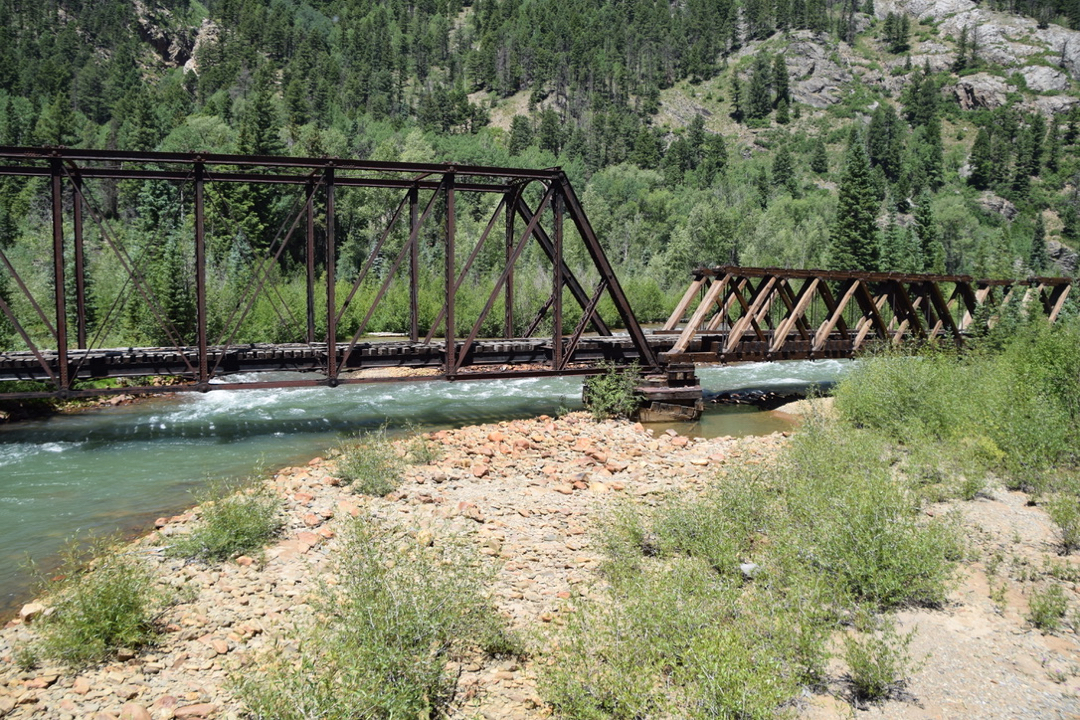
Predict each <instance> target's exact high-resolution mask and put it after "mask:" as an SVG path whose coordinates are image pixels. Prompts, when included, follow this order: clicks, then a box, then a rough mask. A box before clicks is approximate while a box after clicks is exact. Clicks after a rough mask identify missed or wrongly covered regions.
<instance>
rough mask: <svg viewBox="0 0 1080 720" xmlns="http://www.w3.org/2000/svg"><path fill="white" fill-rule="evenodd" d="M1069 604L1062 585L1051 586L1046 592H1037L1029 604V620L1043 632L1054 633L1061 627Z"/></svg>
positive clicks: (1032, 595)
mask: <svg viewBox="0 0 1080 720" xmlns="http://www.w3.org/2000/svg"><path fill="white" fill-rule="evenodd" d="M1068 607H1069V602H1068V600H1067V599H1066V597H1065V592H1064V591H1063V590H1062V589H1061V586H1060V585H1050V586H1048V587H1047V588H1046V589H1045V590H1042V591H1039V590H1035V591H1034V592H1032V593H1031V600H1030V601H1029V602H1028V610H1029V612H1028V620H1030V621H1031V624H1032V625H1034V626H1035V627H1037V628H1039V629H1040V630H1042V631H1043V632H1053V631H1055V630H1057V629H1058V628H1059V627H1061V621H1062V620H1063V619H1064V618H1065V612H1066V611H1067V610H1068Z"/></svg>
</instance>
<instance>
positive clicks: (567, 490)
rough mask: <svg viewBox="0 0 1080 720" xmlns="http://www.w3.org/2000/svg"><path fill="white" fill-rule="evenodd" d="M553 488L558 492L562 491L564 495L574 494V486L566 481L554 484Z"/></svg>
mask: <svg viewBox="0 0 1080 720" xmlns="http://www.w3.org/2000/svg"><path fill="white" fill-rule="evenodd" d="M551 489H552V490H554V491H555V492H557V493H562V494H563V495H573V494H574V488H573V486H571V485H569V484H566V483H560V484H558V485H553V486H552V488H551Z"/></svg>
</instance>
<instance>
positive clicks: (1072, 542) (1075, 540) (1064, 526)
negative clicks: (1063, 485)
mask: <svg viewBox="0 0 1080 720" xmlns="http://www.w3.org/2000/svg"><path fill="white" fill-rule="evenodd" d="M1046 512H1047V513H1049V515H1050V519H1051V520H1053V521H1054V523H1055V524H1056V525H1057V526H1058V533H1059V534H1060V535H1061V549H1062V551H1064V553H1065V554H1066V555H1067V554H1069V553H1071V552H1073V551H1074V550H1078V549H1080V495H1077V494H1073V493H1071V492H1067V491H1066V492H1059V493H1057V494H1056V495H1055V496H1054V497H1053V498H1051V499H1050V502H1048V503H1047V504H1046Z"/></svg>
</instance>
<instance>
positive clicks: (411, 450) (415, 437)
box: [404, 423, 442, 465]
mask: <svg viewBox="0 0 1080 720" xmlns="http://www.w3.org/2000/svg"><path fill="white" fill-rule="evenodd" d="M405 430H406V439H405V442H404V449H405V461H406V462H408V463H411V464H413V465H430V464H431V463H433V462H436V461H437V460H438V459H439V458H440V457H442V447H441V446H440V445H439V444H438V443H437V442H435V441H434V440H432V439H431V438H430V437H428V435H427V434H426V433H424V432H422V431H421V430H420V428H419V427H417V426H416V425H413V424H411V423H410V424H409V425H407V426H406V428H405Z"/></svg>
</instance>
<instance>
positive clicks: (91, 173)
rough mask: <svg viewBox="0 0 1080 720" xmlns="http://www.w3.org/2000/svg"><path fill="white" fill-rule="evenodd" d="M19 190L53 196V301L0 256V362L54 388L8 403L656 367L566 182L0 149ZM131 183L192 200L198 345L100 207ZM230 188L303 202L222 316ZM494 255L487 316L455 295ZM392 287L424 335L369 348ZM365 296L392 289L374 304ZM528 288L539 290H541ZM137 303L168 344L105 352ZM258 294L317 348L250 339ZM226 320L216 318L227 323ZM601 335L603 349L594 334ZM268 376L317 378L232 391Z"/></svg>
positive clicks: (336, 163) (330, 163)
mask: <svg viewBox="0 0 1080 720" xmlns="http://www.w3.org/2000/svg"><path fill="white" fill-rule="evenodd" d="M4 176H6V177H12V178H21V179H22V181H23V182H25V183H30V182H37V183H47V186H38V188H37V194H38V195H39V196H47V197H48V198H49V200H50V208H51V220H50V222H51V236H52V242H51V257H49V263H50V266H51V273H49V277H48V281H49V285H50V286H51V287H49V288H48V290H47V291H44V292H43V291H42V290H41V287H40V285H41V283H40V282H39V283H38V287H37V288H36V289H35V288H34V287H33V285H34V283H32V282H27V281H26V280H25V278H24V276H25V275H27V273H28V270H27V268H26V267H25V265H24V266H23V267H21V268H20V267H19V262H17V261H13V260H12V259H11V258H9V257H8V254H5V252H4V250H3V249H0V262H2V264H3V271H5V272H6V273H7V275H6V278H7V280H8V283H7V284H8V287H9V292H8V295H9V297H10V301H5V300H4V299H3V298H0V311H2V312H3V317H4V319H6V321H7V322H8V323H10V325H11V327H12V328H13V329H14V331H15V334H16V338H17V339H16V342H15V344H16V347H14V348H11V349H9V350H7V351H5V352H0V380H31V381H40V382H43V383H45V385H43V386H42V387H41V389H35V390H29V391H27V390H20V392H17V393H12V392H8V393H4V387H3V384H2V383H0V394H4V395H6V396H8V397H42V396H60V397H64V396H68V397H70V396H78V395H94V394H108V393H112V392H124V393H138V392H155V391H161V390H162V388H158V387H155V386H152V385H144V386H138V387H126V388H119V389H111V388H108V389H95V390H89V389H85V388H80V387H79V382H80V381H82V380H86V379H94V378H107V377H125V376H127V377H131V376H152V375H175V376H179V377H181V378H183V379H185V380H187V381H189V383H188V385H187V386H186V387H185V388H184V389H193V390H203V391H204V390H208V389H228V388H247V387H271V386H274V387H282V386H303V385H331V386H333V385H338V384H344V383H353V382H367V381H371V379H370V378H360V377H357V376H356V373H355V372H354V371H356V370H359V369H364V368H371V367H385V366H407V367H428V368H438V369H439V371H440V373H439V376H440V377H443V378H446V379H464V378H468V377H471V376H472V374H471V371H472V370H473V369H474V368H476V367H477V366H480V365H488V366H490V365H522V364H527V365H528V367H524V368H519V369H516V370H514V371H509V369H507V371H506V372H504V373H503V374H511V375H515V376H520V375H529V374H533V375H542V374H549V373H551V374H570V373H579V374H580V373H587V372H589V371H590V370H591V369H595V365H596V362H597V361H599V360H611V361H614V362H618V363H627V362H630V361H631V360H634V361H637V362H639V363H640V364H641V365H643V366H644V367H646V368H651V367H655V366H656V365H657V361H656V356H655V353H654V351H653V349H652V347H651V346H650V345H649V343H648V341H647V340H646V337H645V334H644V333H643V332H642V330H641V328H640V327H639V325H638V324H637V321H636V320H635V318H634V315H633V311H632V309H631V308H630V306H629V304H628V302H627V299H626V296H625V294H624V293H623V290H622V288H621V286H620V285H619V281H618V278H616V277H615V274H614V272H613V270H612V268H611V265H610V263H609V262H608V260H607V257H606V256H605V254H604V251H603V249H602V247H601V245H600V243H599V241H598V239H597V237H596V235H595V233H594V232H593V229H592V226H591V225H590V224H589V220H588V218H587V217H586V216H585V213H584V211H583V210H582V208H581V205H580V202H579V201H578V198H577V196H576V194H575V192H574V189H573V187H572V186H571V185H570V183H569V181H568V180H567V178H566V175H565V174H564V173H563V172H562V171H561V170H560V169H559V168H552V169H546V170H523V169H514V168H488V167H472V166H463V165H452V164H424V163H389V162H370V161H358V160H346V159H332V158H291V157H247V156H234V155H211V154H178V153H133V152H113V151H99V150H70V149H35V148H10V147H8V148H4V147H0V177H4ZM118 183H128V184H129V185H130V184H144V185H145V184H152V183H159V184H160V183H168V184H170V187H172V188H174V189H175V193H174V194H176V195H177V196H178V197H179V198H181V199H180V200H179V201H178V202H181V203H182V204H183V208H182V212H183V215H184V221H185V222H187V223H189V224H190V237H189V238H188V239H187V240H186V241H185V242H186V244H185V256H184V257H183V258H182V264H183V266H184V267H185V268H186V269H187V272H189V273H190V275H191V276H193V282H192V283H191V284H192V285H193V287H192V291H193V294H194V297H195V303H194V305H195V313H194V314H195V318H194V328H193V331H192V332H189V333H186V334H185V333H183V332H181V331H180V329H179V328H178V327H177V323H176V322H175V321H174V318H173V317H171V316H170V312H169V308H168V303H167V298H162V297H158V296H157V294H156V293H155V289H154V286H153V283H151V282H150V280H149V278H148V275H149V273H150V269H149V267H148V262H147V261H146V259H145V258H144V257H142V256H140V255H139V254H137V253H136V252H134V251H133V250H132V249H131V248H129V247H127V246H126V245H125V242H124V238H123V235H124V233H123V232H118V231H117V227H118V224H121V223H122V222H123V221H124V218H123V215H122V213H118V212H117V211H116V210H115V209H113V211H112V212H111V213H110V212H109V211H108V209H107V208H105V207H103V205H105V204H106V203H104V202H103V201H102V200H101V195H106V194H108V193H109V192H112V193H113V194H115V188H116V186H117V184H118ZM226 186H232V187H236V186H246V187H259V188H277V189H278V191H279V192H283V193H292V194H293V195H294V202H293V206H292V208H291V209H290V211H289V212H288V213H287V214H286V216H285V217H284V218H283V221H282V223H281V226H280V229H279V231H278V233H277V235H276V236H274V239H273V241H272V242H270V243H269V246H268V247H263V248H261V249H260V250H259V252H258V253H256V254H255V257H253V258H252V259H251V267H252V272H251V275H250V281H249V282H248V283H246V286H245V287H243V288H237V295H238V299H234V302H235V305H234V306H233V307H229V308H224V309H223V308H216V309H215V308H214V307H212V303H213V301H214V299H213V298H212V297H210V294H209V293H208V289H207V288H208V273H209V272H211V271H212V269H213V268H212V260H210V259H208V254H209V252H210V248H209V245H210V243H211V240H212V238H211V237H208V219H209V218H210V217H211V213H212V211H211V209H210V208H208V192H211V191H213V190H216V189H217V188H221V187H226ZM46 187H47V189H46ZM356 189H363V190H367V191H378V192H381V193H382V195H381V196H380V201H379V202H380V203H381V204H382V205H383V207H380V208H379V210H380V211H381V212H383V214H384V217H385V216H386V213H389V216H388V217H385V225H384V227H383V228H382V230H381V232H378V233H375V234H374V235H373V236H372V237H371V238H369V240H370V242H368V243H367V247H368V248H369V250H368V252H367V255H366V257H364V258H363V259H362V261H359V262H357V263H356V264H355V266H353V267H352V268H351V271H352V274H351V276H350V277H349V278H348V281H343V280H342V279H341V278H338V277H336V275H337V274H338V271H339V266H340V264H341V262H342V256H341V253H342V248H344V247H345V246H346V243H348V242H349V241H350V240H353V239H355V238H350V237H345V235H346V233H345V232H343V231H341V230H340V220H339V210H338V209H337V207H338V204H340V202H341V199H342V196H343V194H345V193H348V192H354V191H355V190H356ZM222 197H227V196H226V195H224V194H223V195H222ZM466 203H467V208H466V209H465V210H464V211H467V212H470V213H474V215H475V214H476V213H487V214H488V221H487V222H486V225H484V230H483V232H482V233H481V234H480V236H479V237H478V238H477V237H470V238H463V237H461V235H460V233H459V231H458V226H459V225H461V224H462V223H461V217H462V216H461V213H462V212H463V210H462V206H463V205H465V204H466ZM391 209H392V212H390V210H391ZM226 215H227V216H228V214H226ZM220 216H221V213H220V211H219V212H218V215H215V216H214V217H215V218H217V219H216V222H217V224H219V225H220V224H222V221H221V217H220ZM567 221H569V222H567ZM90 234H92V235H93V236H94V242H93V247H92V248H91V247H90V244H91V243H90V242H89V241H88V235H90ZM395 237H396V238H397V240H396V241H395ZM432 238H434V240H433V239H432ZM425 239H426V240H425ZM424 242H427V243H428V245H429V246H437V247H436V248H435V249H434V250H432V249H431V247H428V248H427V250H426V252H427V255H428V260H429V261H430V260H431V258H432V257H436V258H437V259H438V262H440V263H441V269H440V270H439V272H438V273H437V275H438V276H441V288H442V303H441V308H440V309H439V310H438V313H437V315H436V318H435V320H434V321H433V322H429V323H428V326H427V327H422V325H421V319H420V314H421V313H420V308H419V306H418V305H419V300H418V295H419V290H420V288H418V284H419V283H420V282H421V272H420V262H421V260H420V249H421V245H422V243H424ZM574 243H578V244H579V246H580V247H581V250H579V251H577V252H575V254H574V257H576V258H578V264H577V266H576V268H571V267H570V265H569V264H568V263H567V261H566V258H567V257H568V256H569V255H568V252H569V249H570V246H571V245H572V244H574ZM492 248H494V249H492ZM537 248H539V250H537ZM91 250H92V252H93V253H96V254H97V255H98V256H104V257H106V258H107V259H108V262H110V263H111V265H112V266H114V267H116V268H117V272H118V273H119V274H120V275H122V278H120V281H119V282H118V283H117V284H118V285H119V286H120V291H119V292H118V293H116V296H115V297H109V298H106V299H105V301H104V302H99V303H98V306H99V307H106V308H108V312H107V313H104V314H105V317H104V318H101V317H98V318H96V319H95V320H94V322H91V318H90V315H91V310H92V308H91V305H90V303H89V300H88V292H87V282H88V277H89V276H88V272H87V265H88V260H87V257H88V254H90V251H91ZM529 250H531V251H532V252H533V256H534V262H535V258H536V257H539V258H540V260H541V261H542V262H543V264H544V266H545V267H547V268H548V269H549V272H550V281H549V285H548V289H547V290H546V291H545V293H544V294H545V295H546V296H547V301H546V302H543V303H542V304H539V309H538V311H537V312H536V315H535V317H533V318H532V321H531V322H529V323H528V326H527V328H528V329H527V332H525V333H520V332H515V328H516V327H521V325H522V323H521V319H520V318H515V317H514V310H515V292H525V291H524V290H520V289H515V274H516V272H520V270H519V267H520V263H521V262H522V257H523V254H525V253H526V252H527V251H529ZM482 252H483V253H487V254H488V255H489V256H490V255H491V254H494V255H496V256H497V257H498V263H499V264H500V265H501V268H500V267H498V266H497V267H496V270H495V272H494V273H491V272H489V273H488V274H487V275H486V276H484V277H486V278H487V280H488V281H490V283H491V285H490V287H485V288H482V289H481V290H482V292H481V294H482V295H483V296H486V298H487V300H486V302H485V303H484V305H483V307H482V308H481V309H477V308H475V307H471V308H467V309H464V308H462V307H460V305H459V303H458V296H459V293H460V290H461V288H462V284H463V283H469V282H472V283H475V282H478V280H477V278H478V275H477V274H475V273H471V272H470V271H471V270H472V269H473V268H474V264H475V263H476V261H477V258H478V256H479V255H480V254H481V253H482ZM144 255H145V253H144ZM283 256H284V258H290V257H291V258H293V261H294V264H296V263H299V264H301V265H302V267H303V271H302V272H303V274H304V275H305V276H306V286H307V289H306V298H305V299H304V301H302V304H303V305H304V307H293V306H291V305H290V303H289V302H287V301H286V299H285V298H283V297H282V296H281V294H280V292H279V291H278V290H277V289H276V288H275V286H274V284H273V282H272V280H271V278H272V277H274V274H275V273H277V272H280V270H281V267H282V266H283V263H284V259H283ZM583 266H584V267H585V271H584V272H582V269H581V268H582V267H583ZM293 269H294V270H295V269H296V268H295V267H294V268H293ZM500 270H501V271H500ZM575 270H576V272H575ZM428 277H430V275H428ZM491 278H494V279H493V280H492V279H491ZM365 282H367V283H368V285H367V286H365V285H364V283H365ZM395 283H397V284H398V285H399V286H400V284H402V283H407V284H408V296H409V320H408V324H409V331H410V332H409V335H410V337H409V339H408V340H407V341H394V342H386V343H378V342H370V341H369V339H368V338H367V337H366V333H367V331H368V328H369V324H370V321H371V320H372V317H373V315H374V314H375V313H376V312H377V311H378V310H379V308H380V307H381V306H382V304H383V303H384V302H385V301H386V296H387V293H388V292H389V291H390V290H391V287H392V286H393V285H394V284H395ZM362 287H369V288H377V289H375V290H374V295H373V296H371V293H367V294H365V293H364V292H362V291H361V289H362ZM320 288H321V289H320ZM528 291H529V292H533V293H535V292H536V290H535V288H530V289H529V290H528ZM274 294H276V295H277V296H276V298H275V297H274ZM132 297H136V298H137V299H138V301H139V302H140V303H142V304H143V305H144V306H145V307H146V308H147V309H148V311H149V314H151V315H152V316H153V322H155V323H156V328H157V331H158V333H159V334H160V335H161V336H164V337H167V338H168V343H169V344H168V345H166V346H165V347H154V348H110V347H102V346H101V340H100V339H101V338H103V337H108V334H109V327H110V323H112V324H115V323H116V322H118V320H117V318H118V316H119V315H120V314H121V313H122V308H123V306H124V304H125V303H126V302H128V300H129V299H130V298H132ZM259 298H264V299H266V298H269V300H270V306H271V307H273V308H274V310H275V312H278V313H279V315H281V317H282V323H283V324H285V323H286V320H287V318H286V317H285V315H286V314H287V315H289V316H290V317H292V318H293V319H294V320H296V319H297V317H302V318H303V321H302V323H301V324H302V325H303V326H304V329H305V331H304V332H303V333H302V334H303V335H304V336H303V337H298V338H295V339H294V341H292V342H286V343H280V342H279V343H271V342H265V343H263V342H256V343H251V342H240V341H238V340H237V337H238V332H239V330H240V328H241V326H242V325H243V323H244V320H245V318H246V317H248V315H249V313H251V312H252V308H253V307H254V306H255V304H256V302H257V300H258V299H259ZM604 299H608V300H610V303H611V306H612V307H613V308H614V311H615V314H616V315H617V316H618V318H617V319H618V320H619V321H620V322H621V325H622V326H623V327H625V328H626V334H620V335H618V336H615V335H613V333H612V331H611V330H610V328H609V327H608V324H607V323H606V322H605V321H604V319H603V318H602V317H601V315H600V312H599V306H600V303H601V301H602V300H604ZM500 303H501V304H502V307H503V317H502V318H501V323H502V337H501V338H500V339H498V340H493V339H490V338H482V337H481V336H480V335H481V330H482V328H483V327H485V322H486V321H488V318H489V316H490V315H491V313H492V312H493V311H495V310H496V308H497V307H498V306H499V304H500ZM566 303H574V304H575V305H576V306H577V307H578V308H580V321H579V322H577V323H576V326H575V327H573V329H572V331H569V332H567V331H566V330H565V329H564V326H565V325H566V323H565V322H564V319H565V315H564V311H565V310H567V309H568V308H566V307H565V305H566ZM294 304H295V303H294ZM118 308H121V309H120V310H118ZM215 311H216V312H217V318H218V320H217V321H216V324H215V325H214V326H212V323H211V321H210V318H212V317H214V316H215ZM99 312H100V310H99ZM608 319H609V320H615V319H616V318H615V317H609V318H608ZM544 324H547V325H550V327H551V328H553V329H552V330H551V333H550V334H549V335H547V336H546V337H534V336H535V335H536V333H537V329H538V328H539V327H541V326H542V325H544ZM462 327H467V328H469V330H468V332H465V333H460V328H462ZM487 327H490V322H489V324H488V325H487ZM590 329H591V330H592V331H594V332H595V335H586V332H587V331H589V330H590ZM459 333H460V334H459ZM538 365H539V366H538ZM267 370H300V371H308V372H311V373H313V374H312V375H311V376H310V377H307V378H305V379H299V380H288V381H276V382H272V383H253V382H242V383H239V382H229V381H228V376H229V374H231V373H236V372H241V371H267ZM496 376H498V375H496V374H492V373H486V374H485V375H484V377H496ZM212 380H213V381H215V382H214V383H213V384H211V381H212ZM176 389H177V388H175V387H174V388H169V390H176Z"/></svg>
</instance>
